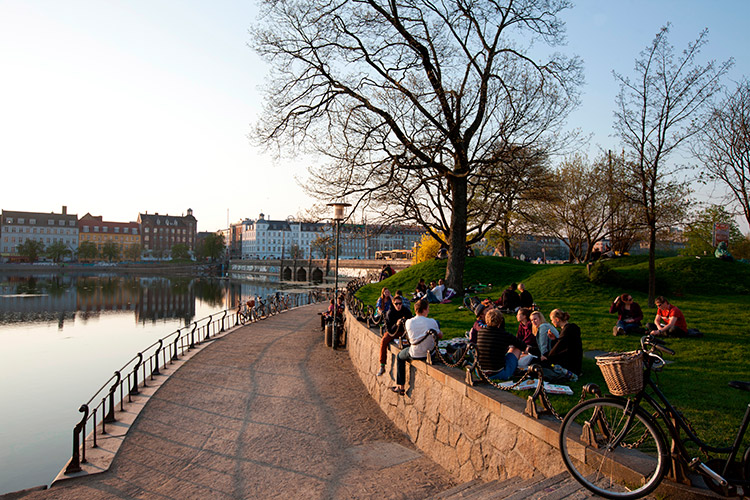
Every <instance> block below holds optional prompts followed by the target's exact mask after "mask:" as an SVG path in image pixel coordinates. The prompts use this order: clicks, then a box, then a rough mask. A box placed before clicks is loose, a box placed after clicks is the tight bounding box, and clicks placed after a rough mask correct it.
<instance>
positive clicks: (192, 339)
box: [188, 316, 210, 349]
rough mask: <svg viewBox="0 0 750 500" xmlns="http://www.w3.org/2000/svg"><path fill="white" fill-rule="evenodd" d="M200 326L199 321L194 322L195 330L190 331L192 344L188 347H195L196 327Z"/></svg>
mask: <svg viewBox="0 0 750 500" xmlns="http://www.w3.org/2000/svg"><path fill="white" fill-rule="evenodd" d="M209 318H210V316H209ZM196 328H198V322H197V321H196V322H195V323H193V330H192V331H191V332H190V345H189V346H188V349H193V348H194V347H195V329H196Z"/></svg>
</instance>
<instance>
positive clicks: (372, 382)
mask: <svg viewBox="0 0 750 500" xmlns="http://www.w3.org/2000/svg"><path fill="white" fill-rule="evenodd" d="M346 329H347V348H348V351H349V356H350V358H351V360H352V363H353V365H354V368H355V369H356V370H357V373H358V374H359V377H360V378H361V379H362V382H364V384H365V387H367V390H368V391H369V392H370V395H371V396H372V397H373V399H374V400H375V401H376V402H377V403H378V404H379V405H380V407H381V408H382V409H383V411H384V412H385V414H386V415H387V416H388V417H389V418H390V419H391V420H392V421H393V423H394V425H396V426H397V427H398V428H399V429H401V430H402V431H404V432H405V433H407V434H408V436H409V438H410V439H411V440H412V442H414V443H415V444H416V446H417V447H418V448H419V449H420V450H421V451H422V452H423V453H424V454H426V455H427V456H429V457H430V458H432V460H434V461H435V462H437V463H438V464H440V465H442V466H443V467H444V468H445V469H446V470H448V471H449V472H451V473H452V474H454V475H455V476H456V477H457V478H458V480H460V481H469V480H471V479H482V480H484V481H490V480H494V479H504V478H508V477H515V476H518V477H522V478H530V477H532V476H534V475H537V474H542V475H544V476H546V477H550V476H554V475H557V474H559V473H561V472H563V471H564V470H565V466H564V465H563V462H562V459H561V458H560V452H559V450H558V447H557V442H558V434H557V433H558V429H559V425H560V424H559V422H558V421H556V420H554V419H552V418H551V417H542V419H540V420H536V419H533V418H530V417H527V416H526V415H524V408H525V407H526V403H525V401H524V400H523V399H521V398H519V397H516V396H514V395H512V394H508V393H505V392H502V391H500V390H498V389H495V388H492V387H489V386H475V387H471V386H468V385H466V383H465V382H464V375H465V373H464V372H463V371H461V370H458V369H453V368H448V367H446V366H440V365H436V366H431V365H428V364H426V363H424V362H422V361H412V362H411V363H407V365H406V369H407V376H406V386H405V388H406V395H405V396H399V395H397V394H395V393H393V392H391V391H390V387H392V386H394V385H395V383H396V382H395V380H396V363H395V360H396V354H397V351H398V349H395V348H393V347H391V351H390V352H389V355H388V364H387V366H386V369H387V371H386V373H385V375H383V376H381V377H376V376H375V372H376V371H377V369H378V366H379V362H378V352H379V350H380V336H379V335H378V334H376V333H375V332H373V331H371V330H370V329H369V328H367V326H366V325H364V324H362V323H360V322H358V321H357V320H356V319H355V318H354V317H353V316H352V315H351V314H349V313H348V312H347V319H346Z"/></svg>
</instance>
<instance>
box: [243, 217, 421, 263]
mask: <svg viewBox="0 0 750 500" xmlns="http://www.w3.org/2000/svg"><path fill="white" fill-rule="evenodd" d="M241 224H242V258H243V259H280V258H282V257H284V258H285V259H288V258H292V247H293V246H297V247H298V248H299V249H300V254H301V258H303V259H307V258H309V257H310V248H311V245H312V244H313V242H314V241H315V240H316V239H318V238H320V237H325V236H329V237H333V236H334V234H333V225H332V224H330V223H320V222H297V221H294V220H291V219H288V220H269V219H266V218H265V214H260V216H259V217H258V219H257V220H252V219H245V220H244V221H242V223H241ZM422 234H424V230H423V229H422V228H420V227H416V226H395V225H392V226H386V227H383V226H373V225H367V224H342V226H341V233H340V242H339V243H340V250H339V251H340V258H342V259H373V258H375V252H377V251H379V250H396V249H407V250H410V249H411V248H412V247H413V246H414V243H417V242H419V240H420V238H421V237H422ZM313 257H314V258H318V257H321V256H320V255H319V254H316V255H313Z"/></svg>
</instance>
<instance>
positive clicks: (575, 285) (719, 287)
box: [357, 257, 750, 444]
mask: <svg viewBox="0 0 750 500" xmlns="http://www.w3.org/2000/svg"><path fill="white" fill-rule="evenodd" d="M445 264H446V263H445V261H436V260H435V261H429V262H425V263H422V264H419V265H416V266H412V267H410V268H408V269H405V270H403V271H401V272H399V273H396V274H395V275H394V276H392V277H390V278H388V279H387V280H385V281H383V282H381V283H373V284H370V285H367V286H365V287H363V288H362V289H360V291H359V292H358V293H357V296H358V297H359V298H360V299H361V300H363V301H364V302H365V303H367V304H372V305H374V304H375V302H376V300H377V298H378V295H379V294H380V290H381V288H382V287H383V286H387V287H389V288H390V290H391V292H394V291H395V290H397V289H401V290H402V291H403V292H404V294H405V296H406V297H407V298H410V297H411V293H412V292H413V291H414V289H415V287H416V284H417V282H418V281H419V278H424V279H425V280H426V281H427V282H428V283H429V282H430V281H431V280H434V281H437V279H438V278H441V277H443V276H444V275H445ZM591 274H592V276H591V279H589V277H588V273H587V271H586V267H585V266H584V265H571V264H564V265H533V264H528V263H524V262H520V261H517V260H514V259H507V258H498V257H475V258H470V259H467V266H466V271H465V273H464V284H465V285H470V284H475V283H483V284H487V283H492V285H493V288H492V290H491V291H489V292H488V293H483V294H481V295H480V297H485V296H487V297H491V298H493V299H495V298H497V297H499V296H500V294H501V293H502V291H503V289H505V288H506V287H507V286H508V285H509V284H510V283H511V282H513V281H515V282H520V281H523V283H524V284H525V285H526V288H527V290H529V291H530V292H531V293H532V294H533V296H534V300H535V302H536V303H537V304H538V305H539V308H540V310H541V311H542V312H543V313H544V315H545V317H547V319H549V312H550V311H551V310H552V309H554V308H559V309H562V310H564V311H567V312H568V313H570V316H571V319H570V321H571V322H574V323H577V324H578V325H579V326H580V327H581V331H582V334H583V335H582V337H583V348H584V350H585V351H592V350H601V351H630V350H635V349H637V348H638V347H639V342H638V341H639V339H638V338H636V337H631V336H626V337H614V336H613V335H612V327H613V326H614V324H615V321H616V320H617V317H616V315H611V314H609V305H610V303H611V301H612V300H613V299H614V297H615V296H617V295H619V294H621V293H623V292H628V293H630V294H632V295H633V297H634V298H635V300H636V301H637V302H638V303H639V304H640V305H641V308H642V309H643V313H644V316H645V318H644V322H646V321H653V319H654V316H655V315H656V309H655V308H649V307H648V306H647V302H648V301H647V277H648V263H647V261H646V260H645V259H644V258H642V257H628V258H622V259H615V260H611V261H607V262H606V263H603V264H597V265H596V266H594V268H593V269H592V273H591ZM749 292H750V266H748V265H746V264H742V263H737V262H734V263H727V262H721V261H719V260H717V259H713V258H704V259H696V258H691V257H668V258H660V259H658V260H657V294H658V295H665V296H666V297H667V298H668V299H669V300H670V302H671V303H673V304H674V305H676V306H678V307H679V308H680V309H681V310H682V311H683V313H684V314H685V318H686V319H687V323H688V327H689V328H698V329H700V330H701V332H703V333H704V337H703V338H700V339H669V340H668V343H669V346H670V347H671V348H672V349H674V350H675V351H676V354H675V355H674V356H668V357H667V359H668V361H671V363H670V364H669V365H667V367H666V368H665V369H664V371H663V372H662V373H661V374H660V375H659V382H660V386H661V388H662V390H663V391H664V392H665V394H667V396H668V397H669V398H670V400H671V402H672V404H673V405H675V406H676V407H678V408H679V409H680V410H681V411H682V412H683V413H684V414H685V415H686V416H687V417H688V419H690V421H691V422H692V424H693V425H694V427H695V428H696V429H697V431H698V433H699V435H700V436H701V437H703V438H704V439H705V440H707V441H708V442H709V443H711V444H731V439H732V437H733V434H734V432H735V431H736V428H737V427H738V426H739V423H740V421H741V419H742V416H743V414H744V412H745V408H746V406H747V404H748V403H750V393H747V392H743V391H739V390H738V389H733V388H730V387H729V386H728V385H727V382H728V381H730V380H746V381H750V358H748V350H749V349H750V293H749ZM462 300H463V296H462V295H459V296H458V297H457V298H456V299H454V300H453V302H452V303H451V304H433V305H431V306H430V316H431V317H434V318H436V319H437V320H438V321H439V322H440V326H441V329H442V330H443V332H444V333H445V334H446V338H451V337H456V336H462V335H464V333H465V332H466V331H467V330H468V329H469V328H471V325H472V324H473V322H474V315H473V314H472V313H471V312H470V311H466V310H459V309H458V306H460V305H461V303H462ZM506 327H507V330H508V331H509V332H515V330H516V328H517V322H516V319H515V317H509V316H506ZM583 372H584V373H583V376H582V377H581V378H580V380H579V381H578V382H577V383H573V384H570V385H571V387H572V388H573V390H574V391H575V392H576V395H575V396H570V397H563V396H556V397H552V399H551V400H552V403H553V405H554V407H555V408H556V409H557V410H558V411H560V412H565V411H567V410H568V409H570V408H571V407H572V406H573V405H574V404H575V403H577V402H578V397H579V394H580V390H581V387H582V385H583V384H585V383H587V382H595V383H597V384H599V385H600V386H601V387H602V388H603V389H604V390H605V391H606V384H605V383H604V379H603V378H602V376H601V373H600V372H599V369H598V367H597V366H596V364H595V363H594V361H593V360H589V359H584V364H583ZM519 394H522V395H523V396H524V397H525V396H526V395H527V393H519ZM745 442H746V444H750V438H748V437H746V438H745Z"/></svg>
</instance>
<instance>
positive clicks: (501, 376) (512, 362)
mask: <svg viewBox="0 0 750 500" xmlns="http://www.w3.org/2000/svg"><path fill="white" fill-rule="evenodd" d="M517 367H518V358H517V357H516V355H515V354H513V353H511V352H509V353H508V354H506V355H505V368H503V369H502V370H500V371H499V372H497V373H496V374H494V375H493V376H491V377H487V378H489V379H490V380H508V379H509V378H511V377H512V376H513V374H514V373H516V368H517Z"/></svg>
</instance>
